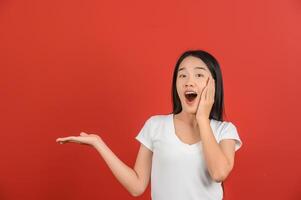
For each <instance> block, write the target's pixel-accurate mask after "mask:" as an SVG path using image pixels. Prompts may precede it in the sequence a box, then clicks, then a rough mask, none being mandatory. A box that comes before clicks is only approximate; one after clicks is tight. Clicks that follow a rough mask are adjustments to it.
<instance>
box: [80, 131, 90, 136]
mask: <svg viewBox="0 0 301 200" xmlns="http://www.w3.org/2000/svg"><path fill="white" fill-rule="evenodd" d="M80 135H81V136H87V135H88V134H87V133H85V132H81V133H80Z"/></svg>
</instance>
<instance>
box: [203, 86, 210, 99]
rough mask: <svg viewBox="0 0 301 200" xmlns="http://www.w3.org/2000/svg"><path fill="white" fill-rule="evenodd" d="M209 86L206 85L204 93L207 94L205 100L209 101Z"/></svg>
mask: <svg viewBox="0 0 301 200" xmlns="http://www.w3.org/2000/svg"><path fill="white" fill-rule="evenodd" d="M208 88H209V87H208V86H206V88H205V91H204V93H205V94H204V95H205V98H204V100H205V101H208Z"/></svg>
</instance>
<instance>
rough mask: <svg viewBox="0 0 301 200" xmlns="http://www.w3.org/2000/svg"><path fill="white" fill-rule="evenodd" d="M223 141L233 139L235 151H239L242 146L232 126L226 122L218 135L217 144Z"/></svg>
mask: <svg viewBox="0 0 301 200" xmlns="http://www.w3.org/2000/svg"><path fill="white" fill-rule="evenodd" d="M223 139H234V140H235V151H237V150H238V149H240V147H241V146H242V141H241V139H240V137H239V134H238V132H237V129H236V127H235V125H234V124H232V123H231V122H226V124H225V125H224V126H223V127H222V129H221V131H220V134H219V142H221V141H222V140H223Z"/></svg>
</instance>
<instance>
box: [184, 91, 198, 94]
mask: <svg viewBox="0 0 301 200" xmlns="http://www.w3.org/2000/svg"><path fill="white" fill-rule="evenodd" d="M185 94H196V92H193V91H188V92H185Z"/></svg>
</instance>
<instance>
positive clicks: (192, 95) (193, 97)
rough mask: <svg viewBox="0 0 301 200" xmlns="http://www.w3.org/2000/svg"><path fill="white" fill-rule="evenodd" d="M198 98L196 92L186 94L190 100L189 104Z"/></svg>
mask: <svg viewBox="0 0 301 200" xmlns="http://www.w3.org/2000/svg"><path fill="white" fill-rule="evenodd" d="M197 96H198V94H197V93H195V92H186V93H185V98H186V99H187V100H188V102H192V101H193V100H194V99H195V98H196V97H197Z"/></svg>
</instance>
